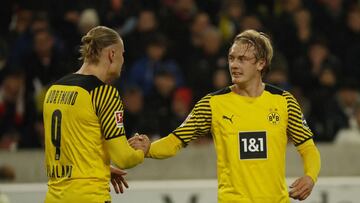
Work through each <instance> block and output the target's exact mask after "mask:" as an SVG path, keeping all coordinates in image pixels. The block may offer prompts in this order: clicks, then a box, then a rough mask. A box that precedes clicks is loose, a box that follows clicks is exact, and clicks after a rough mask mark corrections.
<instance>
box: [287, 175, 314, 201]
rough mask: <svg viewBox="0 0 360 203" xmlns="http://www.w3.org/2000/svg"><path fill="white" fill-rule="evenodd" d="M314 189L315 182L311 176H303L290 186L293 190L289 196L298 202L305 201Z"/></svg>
mask: <svg viewBox="0 0 360 203" xmlns="http://www.w3.org/2000/svg"><path fill="white" fill-rule="evenodd" d="M313 187H314V181H313V180H312V178H311V177H310V176H307V175H306V176H303V177H301V178H298V179H296V180H295V182H293V183H292V184H291V186H290V188H291V190H290V192H289V196H290V197H291V198H293V199H296V200H300V201H302V200H305V199H306V198H307V197H308V196H309V195H310V194H311V191H312V189H313Z"/></svg>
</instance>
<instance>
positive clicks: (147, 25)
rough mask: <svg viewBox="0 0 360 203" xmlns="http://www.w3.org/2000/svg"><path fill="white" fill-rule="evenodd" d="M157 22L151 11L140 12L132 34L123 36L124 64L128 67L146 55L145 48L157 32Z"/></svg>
mask: <svg viewBox="0 0 360 203" xmlns="http://www.w3.org/2000/svg"><path fill="white" fill-rule="evenodd" d="M158 24H159V22H158V20H157V17H156V15H155V13H154V11H151V10H141V11H140V12H139V14H138V16H137V20H136V25H135V28H134V30H132V32H130V33H128V34H127V35H125V38H124V41H125V44H126V47H127V49H126V51H125V53H124V54H125V57H126V59H127V60H126V61H125V64H126V65H129V66H130V67H131V66H132V65H133V63H134V61H136V60H138V59H139V58H141V57H144V55H146V46H147V44H148V43H149V42H150V41H151V40H152V38H153V37H154V36H155V35H156V33H158V32H159V30H158Z"/></svg>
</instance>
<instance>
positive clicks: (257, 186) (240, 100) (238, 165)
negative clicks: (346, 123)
mask: <svg viewBox="0 0 360 203" xmlns="http://www.w3.org/2000/svg"><path fill="white" fill-rule="evenodd" d="M208 133H211V134H212V136H213V139H214V143H215V147H216V152H217V175H218V200H219V202H220V203H229V202H242V203H243V202H244V203H257V202H259V203H285V202H286V203H288V202H290V200H289V194H288V190H287V185H286V182H285V155H286V146H287V142H288V138H290V139H291V140H292V142H293V143H294V144H295V145H296V146H298V145H301V144H302V143H304V142H305V141H307V140H309V139H312V132H311V131H310V129H309V128H308V126H307V124H306V121H305V119H304V117H303V115H302V113H301V110H300V107H299V104H298V103H297V101H296V100H295V99H294V97H293V96H292V95H291V94H290V93H288V92H286V91H283V90H280V89H278V88H276V87H273V86H271V85H268V84H266V86H265V90H264V91H263V93H262V94H261V95H260V96H259V97H256V98H250V97H244V96H240V95H238V94H236V93H234V92H232V91H231V89H230V87H227V88H225V89H223V90H221V91H218V92H215V93H212V94H209V95H207V96H205V97H204V98H202V99H201V100H200V101H199V102H198V103H197V104H196V105H195V107H194V109H193V110H192V112H191V113H190V114H189V116H188V118H187V119H186V120H185V121H184V123H183V124H182V125H181V126H180V127H178V128H177V129H176V130H175V131H174V132H173V134H174V135H176V136H177V137H178V138H179V139H181V141H182V142H183V144H185V145H186V144H188V143H189V142H190V141H191V140H193V139H196V138H197V137H198V136H203V135H206V134H208Z"/></svg>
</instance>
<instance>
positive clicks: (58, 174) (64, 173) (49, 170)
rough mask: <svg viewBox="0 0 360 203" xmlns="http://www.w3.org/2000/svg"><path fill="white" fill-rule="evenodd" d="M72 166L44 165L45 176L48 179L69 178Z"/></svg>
mask: <svg viewBox="0 0 360 203" xmlns="http://www.w3.org/2000/svg"><path fill="white" fill-rule="evenodd" d="M72 168H73V166H72V165H46V175H47V176H48V177H49V178H71V174H72Z"/></svg>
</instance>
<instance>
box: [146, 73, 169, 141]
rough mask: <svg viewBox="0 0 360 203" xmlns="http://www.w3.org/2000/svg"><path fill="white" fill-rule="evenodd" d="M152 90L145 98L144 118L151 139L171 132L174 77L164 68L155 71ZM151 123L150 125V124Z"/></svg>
mask: <svg viewBox="0 0 360 203" xmlns="http://www.w3.org/2000/svg"><path fill="white" fill-rule="evenodd" d="M153 82H154V89H153V91H152V92H151V94H149V95H147V96H146V98H145V103H146V109H147V110H146V112H145V113H146V117H147V121H148V126H149V129H148V131H147V132H146V134H149V135H150V136H151V138H152V139H157V138H159V137H160V135H166V134H168V133H169V132H171V130H172V126H171V123H172V118H173V116H174V115H173V112H172V108H171V105H172V101H173V94H174V91H175V90H176V75H174V72H173V71H171V70H169V69H167V68H166V67H164V68H160V69H157V70H156V72H155V75H154V81H153ZM150 123H151V124H150Z"/></svg>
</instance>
